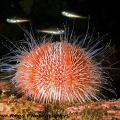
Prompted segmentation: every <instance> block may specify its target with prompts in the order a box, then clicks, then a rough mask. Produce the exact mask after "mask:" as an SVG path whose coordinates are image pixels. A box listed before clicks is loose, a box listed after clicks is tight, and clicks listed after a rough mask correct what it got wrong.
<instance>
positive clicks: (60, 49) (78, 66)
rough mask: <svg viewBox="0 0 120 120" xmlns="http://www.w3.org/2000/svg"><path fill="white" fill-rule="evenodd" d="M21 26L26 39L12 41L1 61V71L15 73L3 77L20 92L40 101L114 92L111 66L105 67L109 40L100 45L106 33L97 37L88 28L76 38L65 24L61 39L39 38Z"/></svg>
mask: <svg viewBox="0 0 120 120" xmlns="http://www.w3.org/2000/svg"><path fill="white" fill-rule="evenodd" d="M20 27H21V26H20ZM21 28H22V27H21ZM22 29H23V31H24V32H25V40H21V41H18V42H16V43H12V42H11V41H9V42H10V43H11V47H10V48H9V50H10V53H8V54H7V55H6V56H5V57H3V58H2V59H1V60H0V71H1V72H3V73H5V72H7V73H9V72H11V71H12V72H13V74H11V75H9V76H3V77H2V79H6V78H10V81H11V82H12V84H13V85H14V89H15V91H17V94H21V93H22V95H23V96H24V97H26V98H30V99H31V100H35V101H38V102H41V103H56V102H59V103H65V102H70V103H75V102H80V103H82V102H86V101H91V100H100V99H106V98H107V94H105V93H107V92H109V93H110V94H111V93H113V94H115V89H114V87H112V85H111V83H110V81H111V80H108V79H110V75H109V72H108V71H109V69H112V68H111V65H109V66H103V61H104V60H105V59H106V58H107V57H108V56H110V54H111V53H110V51H109V45H110V43H108V44H106V45H104V46H101V42H102V41H103V39H104V38H105V37H106V36H107V34H106V35H104V36H102V37H99V34H98V37H97V38H95V39H94V37H93V33H94V32H93V33H92V35H89V34H88V31H89V27H88V29H87V33H86V34H85V35H84V36H78V37H76V36H73V31H72V32H71V34H69V28H67V27H65V33H64V34H62V35H60V37H59V39H58V40H54V36H53V35H52V36H51V37H48V38H47V37H46V36H45V37H43V38H42V39H40V40H39V39H38V40H37V39H35V37H34V35H32V34H31V33H29V32H28V31H27V30H26V29H24V28H22ZM12 63H15V64H12Z"/></svg>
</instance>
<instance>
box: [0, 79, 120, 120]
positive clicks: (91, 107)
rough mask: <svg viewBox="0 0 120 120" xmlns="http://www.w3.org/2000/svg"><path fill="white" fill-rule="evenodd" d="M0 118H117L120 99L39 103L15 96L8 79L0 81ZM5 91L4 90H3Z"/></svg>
mask: <svg viewBox="0 0 120 120" xmlns="http://www.w3.org/2000/svg"><path fill="white" fill-rule="evenodd" d="M0 86H3V87H2V89H0V92H1V93H0V120H11V119H14V120H18V119H20V120H56V119H57V120H119V119H120V99H118V100H111V101H105V100H102V101H96V102H93V101H92V102H87V103H82V104H81V103H80V104H78V103H75V104H71V103H66V104H64V105H63V104H61V105H57V104H40V103H38V102H35V101H30V100H26V99H25V98H23V97H16V96H15V95H12V94H10V93H11V86H10V83H9V82H8V81H0ZM5 91H6V92H5Z"/></svg>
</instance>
